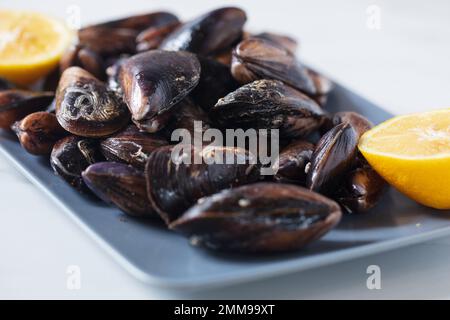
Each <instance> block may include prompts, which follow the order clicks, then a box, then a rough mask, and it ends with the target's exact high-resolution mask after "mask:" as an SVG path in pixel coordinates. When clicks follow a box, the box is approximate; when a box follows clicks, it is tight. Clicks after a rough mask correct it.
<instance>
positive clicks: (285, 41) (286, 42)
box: [246, 32, 298, 54]
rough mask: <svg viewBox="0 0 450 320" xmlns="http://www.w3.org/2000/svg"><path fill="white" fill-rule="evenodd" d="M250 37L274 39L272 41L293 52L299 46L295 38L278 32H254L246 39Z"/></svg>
mask: <svg viewBox="0 0 450 320" xmlns="http://www.w3.org/2000/svg"><path fill="white" fill-rule="evenodd" d="M248 38H259V39H264V40H268V41H272V42H274V43H276V44H277V45H278V46H281V47H283V48H285V49H286V50H288V51H289V52H290V53H292V54H295V52H296V51H297V47H298V42H297V41H296V40H295V39H293V38H291V37H290V36H287V35H283V34H277V33H273V32H261V33H258V34H252V35H250V36H249V37H247V38H246V39H248Z"/></svg>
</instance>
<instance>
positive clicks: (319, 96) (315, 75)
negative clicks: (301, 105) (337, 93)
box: [308, 69, 334, 106]
mask: <svg viewBox="0 0 450 320" xmlns="http://www.w3.org/2000/svg"><path fill="white" fill-rule="evenodd" d="M308 74H309V76H310V77H311V79H312V80H313V82H314V86H315V87H316V94H315V95H314V96H313V98H314V100H316V101H317V103H319V105H321V106H324V105H325V104H326V102H327V101H328V95H329V94H330V92H331V90H333V88H334V84H333V82H332V81H331V80H330V79H328V78H327V77H325V76H324V75H323V74H321V73H319V72H317V71H315V70H312V69H308Z"/></svg>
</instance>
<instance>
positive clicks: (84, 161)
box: [50, 136, 104, 191]
mask: <svg viewBox="0 0 450 320" xmlns="http://www.w3.org/2000/svg"><path fill="white" fill-rule="evenodd" d="M103 159H104V158H103V156H102V155H101V153H100V152H99V150H98V142H97V141H95V140H93V139H88V138H83V137H77V136H68V137H65V138H62V139H61V140H59V141H58V142H56V144H55V145H54V147H53V150H52V153H51V155H50V164H51V166H52V168H53V170H54V171H55V173H56V174H57V175H59V176H60V177H62V178H63V179H64V180H65V181H66V182H68V183H69V184H70V185H72V186H73V187H75V189H77V190H79V191H87V188H86V185H85V184H84V182H83V179H82V177H81V173H82V172H83V171H84V170H85V169H86V168H87V167H88V166H90V165H91V164H93V163H95V162H99V161H102V160H103Z"/></svg>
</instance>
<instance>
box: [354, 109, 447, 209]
mask: <svg viewBox="0 0 450 320" xmlns="http://www.w3.org/2000/svg"><path fill="white" fill-rule="evenodd" d="M359 150H360V151H361V153H362V154H363V155H364V157H365V158H366V159H367V161H368V162H369V163H370V165H371V166H372V167H373V168H374V169H375V170H376V171H377V172H378V173H379V174H380V175H381V176H382V177H383V178H384V179H386V181H388V182H389V183H390V184H391V185H393V186H394V187H395V188H397V189H398V190H399V191H400V192H402V193H404V194H406V195H407V196H409V197H410V198H412V199H414V200H416V201H417V202H419V203H421V204H423V205H426V206H429V207H433V208H436V209H450V109H445V110H438V111H430V112H424V113H417V114H410V115H405V116H399V117H395V118H392V119H390V120H388V121H386V122H384V123H382V124H380V125H378V126H376V127H375V128H373V129H372V130H370V131H368V132H366V133H365V134H364V135H363V136H362V137H361V139H360V141H359Z"/></svg>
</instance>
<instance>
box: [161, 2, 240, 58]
mask: <svg viewBox="0 0 450 320" xmlns="http://www.w3.org/2000/svg"><path fill="white" fill-rule="evenodd" d="M246 20H247V17H246V15H245V12H244V11H242V10H241V9H239V8H233V7H227V8H220V9H216V10H213V11H210V12H208V13H206V14H204V15H202V16H200V17H198V18H197V19H195V20H192V21H189V22H187V23H184V24H183V25H182V26H181V27H179V28H178V29H176V30H175V31H174V32H172V33H171V34H170V35H169V36H168V37H167V38H166V39H164V41H163V42H162V43H161V45H160V47H159V48H160V49H162V50H170V51H190V52H194V53H197V54H201V55H205V56H206V55H212V54H215V53H219V52H220V51H222V50H224V49H227V48H230V47H231V46H232V45H233V44H234V43H235V42H236V41H238V40H239V39H240V37H241V35H242V27H243V25H244V23H245V21H246Z"/></svg>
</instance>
